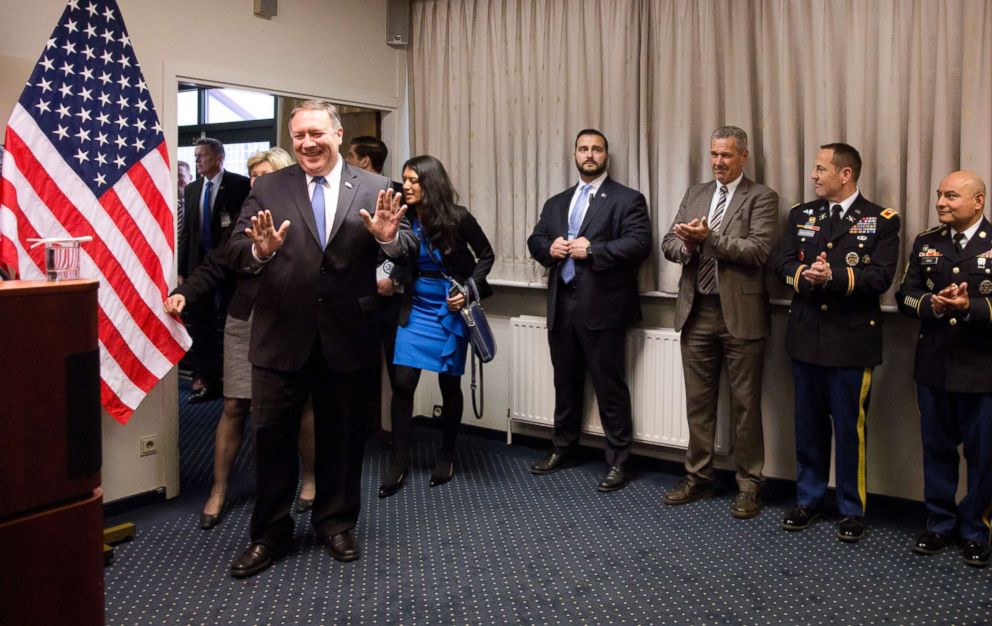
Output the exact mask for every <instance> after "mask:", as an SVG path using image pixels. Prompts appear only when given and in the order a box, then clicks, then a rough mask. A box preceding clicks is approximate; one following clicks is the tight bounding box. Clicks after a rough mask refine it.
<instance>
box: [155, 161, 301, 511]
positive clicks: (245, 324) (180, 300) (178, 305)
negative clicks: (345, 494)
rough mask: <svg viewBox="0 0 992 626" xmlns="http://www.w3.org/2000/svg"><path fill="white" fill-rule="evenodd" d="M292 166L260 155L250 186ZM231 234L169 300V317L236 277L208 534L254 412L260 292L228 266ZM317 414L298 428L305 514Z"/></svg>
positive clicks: (251, 165)
mask: <svg viewBox="0 0 992 626" xmlns="http://www.w3.org/2000/svg"><path fill="white" fill-rule="evenodd" d="M292 164H293V159H292V157H290V155H289V153H288V152H286V151H285V150H283V149H282V148H272V149H270V150H265V151H262V152H258V153H256V154H254V155H252V156H251V157H249V158H248V175H249V178H250V179H251V183H252V185H254V184H255V179H256V178H258V177H259V176H264V175H265V174H269V173H272V172H274V171H276V170H278V169H282V168H284V167H287V166H289V165H292ZM231 232H232V229H228V232H226V233H225V234H224V238H223V240H222V241H221V243H220V245H218V246H217V248H216V249H215V250H213V251H212V252H211V253H210V254H208V255H207V258H206V259H205V260H204V262H203V263H202V264H201V265H200V266H199V267H197V268H196V270H195V271H194V272H193V273H192V274H191V275H190V276H189V277H187V278H186V281H185V282H184V283H183V284H182V285H180V286H179V287H177V288H176V289H175V291H173V292H172V295H170V296H169V298H168V299H167V300H166V301H165V312H166V313H169V314H171V315H178V314H179V313H181V312H182V310H183V308H185V306H186V303H187V301H189V300H194V299H197V298H204V297H212V296H213V293H214V291H215V290H216V289H217V288H218V287H219V286H220V284H221V283H222V282H223V281H224V279H225V278H226V277H228V276H230V275H232V274H234V275H235V276H236V278H237V286H236V287H235V290H234V295H233V297H232V298H231V303H230V305H228V309H227V322H226V323H225V324H224V409H223V412H222V413H221V416H220V421H219V422H218V423H217V432H216V435H215V438H214V482H213V487H212V489H211V490H210V497H209V498H208V499H207V502H206V503H205V504H204V506H203V512H202V513H201V514H200V521H199V526H200V528H202V529H204V530H209V529H211V528H213V527H214V526H216V525H217V524H218V523H220V519H221V513H222V511H223V508H224V502H225V499H226V497H227V484H228V478H229V476H230V474H231V467H232V466H233V465H234V459H235V458H236V457H237V456H238V451H239V450H240V449H241V434H242V432H243V431H244V422H245V416H246V415H247V414H248V411H249V410H250V409H251V363H250V362H249V361H248V345H249V343H250V341H251V312H252V307H253V306H254V304H255V295H256V293H257V292H258V285H259V280H258V277H257V276H255V275H242V274H237V273H236V272H234V270H232V269H231V268H230V267H229V266H228V263H227V259H226V256H227V252H226V248H227V242H228V241H229V240H230V237H231ZM313 441H314V439H313V409H312V408H311V407H310V406H309V405H307V408H306V409H305V410H304V412H303V418H302V423H301V428H300V440H299V451H300V460H301V465H302V469H303V486H302V488H301V489H300V499H299V501H298V503H297V510H298V511H301V512H302V511H306V510H308V509H309V508H310V506H311V505H312V504H313V496H314V477H313V468H314V443H313Z"/></svg>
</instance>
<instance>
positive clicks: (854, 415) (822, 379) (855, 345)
mask: <svg viewBox="0 0 992 626" xmlns="http://www.w3.org/2000/svg"><path fill="white" fill-rule="evenodd" d="M860 175H861V155H860V154H858V151H857V150H855V149H854V148H853V147H851V146H849V145H847V144H844V143H830V144H826V145H823V146H820V150H819V152H817V155H816V162H815V164H814V166H813V171H812V172H811V173H810V179H812V181H813V185H814V192H815V193H816V196H817V199H816V200H814V201H812V202H807V203H806V204H802V205H797V206H795V207H794V208H793V209H792V211H791V212H790V214H789V223H788V224H787V225H786V232H785V233H784V234H783V235H782V242H781V246H780V249H779V253H778V256H777V258H776V263H775V272H776V274H778V275H779V276H781V277H782V279H783V280H784V281H785V283H786V284H787V285H788V286H789V287H791V288H792V289H794V290H795V295H794V296H793V298H792V305H791V307H790V309H789V324H788V329H787V331H786V339H785V347H786V351H787V352H788V353H789V356H790V357H791V358H792V377H793V382H794V385H795V414H796V417H795V419H796V466H797V467H796V474H797V476H796V500H797V506H796V508H794V509H793V510H792V511H790V512H789V513H788V514H786V516H785V519H784V520H783V521H782V527H783V528H785V529H786V530H802V529H804V528H806V527H807V526H809V524H810V523H811V522H813V521H814V520H815V519H817V518H819V517H820V516H821V515H823V512H824V508H825V506H826V492H827V481H828V480H829V478H830V435H831V420H832V422H833V435H834V438H835V439H836V446H835V452H836V454H835V457H836V467H835V477H836V491H837V492H836V501H837V509H838V512H839V513H840V515H841V517H842V519H841V521H840V524H839V525H838V528H837V537H838V539H840V540H841V541H847V542H855V541H859V540H860V539H861V538H862V537H863V536H864V534H865V519H864V516H865V508H866V501H867V472H866V466H867V459H866V448H867V440H866V434H867V419H866V417H867V413H868V401H869V398H870V395H871V377H872V371H873V369H874V367H875V366H877V365H879V364H881V362H882V313H881V308H880V307H879V302H878V299H879V296H880V295H882V294H883V293H885V291H886V290H887V289H888V288H889V286H890V285H891V284H892V281H893V279H894V278H895V274H896V269H897V268H896V264H897V263H898V255H899V215H898V214H897V213H896V212H895V211H894V210H892V209H883V208H882V207H880V206H878V205H877V204H874V203H872V202H869V201H868V200H867V199H866V198H865V197H864V196H863V195H862V194H861V191H860V189H859V188H858V178H859V176H860Z"/></svg>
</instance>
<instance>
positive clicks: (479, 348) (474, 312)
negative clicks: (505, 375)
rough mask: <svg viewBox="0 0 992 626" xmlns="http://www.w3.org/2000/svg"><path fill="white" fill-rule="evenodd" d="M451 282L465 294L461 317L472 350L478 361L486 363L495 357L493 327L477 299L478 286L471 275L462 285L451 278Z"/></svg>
mask: <svg viewBox="0 0 992 626" xmlns="http://www.w3.org/2000/svg"><path fill="white" fill-rule="evenodd" d="M451 282H452V283H453V284H454V285H455V286H456V287H458V289H459V291H461V292H462V295H464V296H465V306H464V307H463V308H462V310H461V314H462V319H464V320H465V325H466V326H468V336H469V340H470V341H471V342H472V350H473V351H474V352H475V354H476V356H478V358H479V361H481V362H483V363H488V362H490V361H492V360H493V359H494V358H496V337H495V335H493V329H492V328H491V327H490V326H489V320H488V319H486V311H485V309H483V308H482V303H481V302H480V301H479V288H478V287H477V286H476V285H475V280H473V279H472V278H471V277H470V278H469V279H468V281H467V282H466V283H465V286H464V287H463V286H461V285H459V284H458V283H457V282H455V281H454V280H453V279H452V281H451Z"/></svg>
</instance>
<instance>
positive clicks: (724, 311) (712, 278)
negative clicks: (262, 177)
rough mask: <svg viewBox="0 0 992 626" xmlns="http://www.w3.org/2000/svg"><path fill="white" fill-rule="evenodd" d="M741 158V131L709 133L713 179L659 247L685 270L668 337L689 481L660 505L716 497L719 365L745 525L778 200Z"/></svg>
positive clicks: (752, 506) (759, 438)
mask: <svg viewBox="0 0 992 626" xmlns="http://www.w3.org/2000/svg"><path fill="white" fill-rule="evenodd" d="M747 157H748V150H747V134H746V133H745V132H744V131H743V130H741V129H740V128H737V127H735V126H722V127H720V128H717V129H716V130H715V131H713V135H712V136H711V137H710V164H711V166H712V169H713V175H714V177H715V178H716V180H713V181H710V182H707V183H702V184H699V185H693V186H692V187H690V188H689V190H688V191H686V193H685V197H684V198H683V199H682V204H681V205H680V206H679V210H678V213H677V214H676V216H675V221H674V222H673V223H672V227H671V229H670V230H669V232H668V233H667V234H666V235H665V237H664V239H663V240H662V243H661V247H662V251H663V252H664V254H665V258H667V259H668V260H669V261H672V262H674V263H679V264H681V265H682V277H681V279H680V281H679V296H678V301H677V303H676V308H675V330H678V331H681V333H682V336H681V344H682V369H683V371H684V374H685V395H686V416H687V418H688V422H689V448H688V450H687V451H686V456H685V469H686V472H687V476H686V477H685V478H684V479H683V480H682V481H681V482H680V483H679V484H678V486H676V487H675V488H674V489H672V490H671V491H669V492H668V493H667V494H666V495H665V504H671V505H677V504H688V503H690V502H694V501H696V500H698V499H700V498H708V497H710V496H712V495H713V479H714V469H713V448H714V441H715V434H716V407H717V394H718V391H719V389H718V387H719V384H720V373H721V371H722V369H723V363H724V362H725V361H726V363H727V371H728V374H729V376H730V412H731V423H732V424H733V426H734V429H735V433H736V437H735V446H734V463H735V464H736V466H737V486H738V489H739V494H738V496H737V498H736V499H735V500H734V503H733V505H732V506H731V514H732V515H733V516H734V517H737V518H742V519H746V518H751V517H754V516H755V515H757V514H758V513H759V512H760V510H761V497H760V495H759V492H760V489H761V486H762V485H763V484H764V477H763V476H762V474H761V471H762V468H763V467H764V460H765V450H764V436H763V432H762V428H761V375H762V362H763V360H764V351H765V337H767V336H768V334H769V331H770V322H769V313H768V292H767V290H766V289H765V270H764V266H765V262H766V261H767V260H768V256H769V254H770V252H771V247H772V238H773V236H774V232H775V220H776V217H777V215H778V194H777V193H776V192H775V191H773V190H771V189H769V188H768V187H765V186H764V185H759V184H758V183H756V182H754V181H752V180H750V179H748V178H747V177H746V176H745V175H744V164H745V163H746V162H747Z"/></svg>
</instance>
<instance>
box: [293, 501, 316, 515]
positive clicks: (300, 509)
mask: <svg viewBox="0 0 992 626" xmlns="http://www.w3.org/2000/svg"><path fill="white" fill-rule="evenodd" d="M312 508H313V498H299V499H297V500H296V512H297V513H306V512H307V511H309V510H310V509H312Z"/></svg>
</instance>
